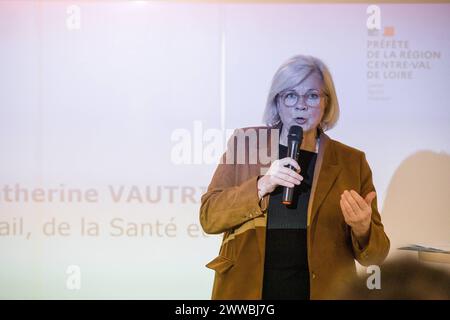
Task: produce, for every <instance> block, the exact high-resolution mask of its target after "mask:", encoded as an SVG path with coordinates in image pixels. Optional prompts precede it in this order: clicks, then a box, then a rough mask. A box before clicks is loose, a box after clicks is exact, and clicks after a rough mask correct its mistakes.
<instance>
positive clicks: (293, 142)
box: [258, 126, 303, 204]
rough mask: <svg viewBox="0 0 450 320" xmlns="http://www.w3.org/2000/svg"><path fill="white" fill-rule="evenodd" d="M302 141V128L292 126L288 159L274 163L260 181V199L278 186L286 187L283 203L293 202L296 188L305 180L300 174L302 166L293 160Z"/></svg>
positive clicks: (289, 136)
mask: <svg viewBox="0 0 450 320" xmlns="http://www.w3.org/2000/svg"><path fill="white" fill-rule="evenodd" d="M302 139H303V130H302V128H301V127H300V126H292V127H291V128H290V129H289V135H288V157H286V158H283V159H280V160H276V161H274V162H273V163H272V165H271V166H270V168H269V171H267V173H266V174H265V175H264V176H263V177H262V178H260V179H259V180H258V195H259V198H260V199H261V198H262V197H264V196H265V195H266V194H268V193H271V192H272V191H273V190H275V188H276V187H277V186H283V187H285V188H284V190H283V203H285V204H289V203H290V201H292V194H293V190H294V186H295V185H299V184H300V183H301V181H302V180H303V177H302V176H301V175H300V174H299V173H300V171H301V169H300V166H299V165H298V163H297V161H295V160H294V159H293V158H294V157H295V156H296V155H297V152H298V149H299V147H300V145H301V140H302ZM295 170H296V171H295ZM288 201H289V203H288Z"/></svg>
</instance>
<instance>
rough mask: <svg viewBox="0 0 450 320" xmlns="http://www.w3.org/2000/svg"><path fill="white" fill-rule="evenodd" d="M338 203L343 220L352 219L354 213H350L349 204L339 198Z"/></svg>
mask: <svg viewBox="0 0 450 320" xmlns="http://www.w3.org/2000/svg"><path fill="white" fill-rule="evenodd" d="M340 204H341V209H342V214H343V215H344V219H345V221H352V220H353V217H354V214H353V213H352V208H351V207H350V205H349V204H348V203H347V202H346V201H345V200H344V199H341V201H340Z"/></svg>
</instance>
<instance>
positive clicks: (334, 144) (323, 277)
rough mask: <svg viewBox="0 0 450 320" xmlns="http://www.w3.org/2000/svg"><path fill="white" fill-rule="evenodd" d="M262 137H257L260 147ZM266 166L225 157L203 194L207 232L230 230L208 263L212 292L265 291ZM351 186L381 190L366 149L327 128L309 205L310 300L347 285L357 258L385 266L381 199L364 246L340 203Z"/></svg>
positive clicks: (242, 294) (241, 294) (216, 295)
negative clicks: (261, 193) (261, 184)
mask: <svg viewBox="0 0 450 320" xmlns="http://www.w3.org/2000/svg"><path fill="white" fill-rule="evenodd" d="M248 129H253V130H256V131H257V132H260V130H262V129H264V130H268V132H269V139H270V134H274V133H273V132H272V131H273V129H269V128H267V127H253V128H244V129H242V130H244V131H245V130H248ZM235 133H236V131H235ZM277 133H278V131H277ZM258 137H259V135H258ZM232 139H233V136H232ZM232 139H230V142H231V141H232ZM230 142H229V144H228V149H227V153H229V152H230V151H231V149H230V148H234V149H233V150H234V153H233V154H234V155H235V154H236V147H235V146H233V145H234V144H233V145H231V144H230ZM259 143H260V141H259V138H258V146H259V145H260V144H259ZM246 148H248V144H247V145H246ZM263 148H267V149H268V150H266V151H268V154H270V144H269V143H268V144H267V147H263ZM247 152H248V149H247ZM227 153H225V154H224V156H223V158H222V159H223V160H224V159H225V157H226V154H227ZM247 159H248V158H247ZM269 166H270V163H269V164H267V165H266V167H267V168H268V167H269ZM261 168H262V165H261V163H260V162H258V163H256V164H226V163H221V164H219V165H218V167H217V169H216V171H215V173H214V176H213V178H212V181H211V183H210V185H209V186H208V190H207V192H206V193H205V194H204V195H203V196H202V198H201V207H200V223H201V225H202V227H203V229H204V231H205V232H206V233H209V234H220V233H224V234H223V240H222V245H221V247H220V252H219V255H218V256H217V257H216V258H215V259H213V260H212V261H211V262H209V263H208V264H207V265H206V267H208V268H210V269H212V270H214V271H215V279H214V285H213V290H212V299H261V297H262V284H263V272H264V252H265V239H266V223H267V207H268V201H269V199H270V196H269V195H266V196H265V197H264V198H263V199H262V200H261V201H260V200H259V198H258V191H257V180H258V178H259V176H261ZM346 189H347V190H349V189H354V190H355V191H357V192H358V193H359V194H360V195H362V196H363V197H365V196H366V195H367V194H368V193H369V192H370V191H374V190H375V188H374V186H373V183H372V172H371V170H370V167H369V165H368V163H367V160H366V158H365V154H364V153H363V152H362V151H359V150H357V149H354V148H351V147H349V146H347V145H344V144H342V143H340V142H338V141H335V140H332V139H330V138H329V137H328V136H327V135H326V134H324V133H321V134H320V145H319V153H318V156H317V160H316V165H315V170H314V178H313V184H312V190H311V196H310V200H309V205H308V227H307V242H308V248H307V250H308V263H309V273H310V297H311V299H329V298H333V297H334V294H335V292H334V291H335V290H334V289H335V287H334V286H333V284H336V283H339V285H340V286H341V285H343V284H344V285H345V283H347V282H350V281H353V280H354V277H355V275H356V266H355V259H356V260H357V261H358V262H359V263H361V264H362V265H364V266H368V265H372V264H377V265H379V264H381V263H382V262H383V261H384V259H385V258H386V256H387V254H388V251H389V247H390V242H389V238H388V237H387V236H386V234H385V232H384V228H383V224H382V223H381V217H380V214H379V212H378V209H377V202H376V199H374V201H373V202H372V223H371V227H370V236H369V241H368V244H367V245H366V246H365V247H364V248H361V247H360V246H359V244H358V242H357V241H356V239H355V238H354V237H353V234H352V232H351V229H350V227H349V226H348V225H347V224H346V223H345V221H344V217H343V215H342V212H341V209H340V204H339V200H340V197H341V193H342V192H343V191H344V190H346Z"/></svg>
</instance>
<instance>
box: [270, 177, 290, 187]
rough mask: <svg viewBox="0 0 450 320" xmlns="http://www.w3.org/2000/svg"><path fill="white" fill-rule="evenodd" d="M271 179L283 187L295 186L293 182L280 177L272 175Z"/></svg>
mask: <svg viewBox="0 0 450 320" xmlns="http://www.w3.org/2000/svg"><path fill="white" fill-rule="evenodd" d="M273 181H274V182H275V183H276V185H277V186H283V187H288V188H293V187H295V184H293V183H292V182H289V181H286V180H283V179H280V178H278V177H276V176H274V177H273Z"/></svg>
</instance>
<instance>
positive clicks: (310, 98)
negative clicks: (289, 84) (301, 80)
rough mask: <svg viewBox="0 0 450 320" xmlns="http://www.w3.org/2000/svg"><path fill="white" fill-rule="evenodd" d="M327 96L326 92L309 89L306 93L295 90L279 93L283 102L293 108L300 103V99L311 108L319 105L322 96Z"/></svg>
mask: <svg viewBox="0 0 450 320" xmlns="http://www.w3.org/2000/svg"><path fill="white" fill-rule="evenodd" d="M324 96H325V97H326V96H327V95H326V94H325V93H321V92H319V91H317V90H310V91H307V92H306V93H305V94H298V93H297V91H295V90H288V91H284V92H281V93H280V94H279V99H280V101H281V103H282V104H283V105H284V106H285V107H287V108H293V107H296V106H298V105H299V103H300V101H301V100H303V103H304V104H306V106H308V107H310V108H314V107H317V106H318V105H319V104H320V100H321V98H322V97H324Z"/></svg>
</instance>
